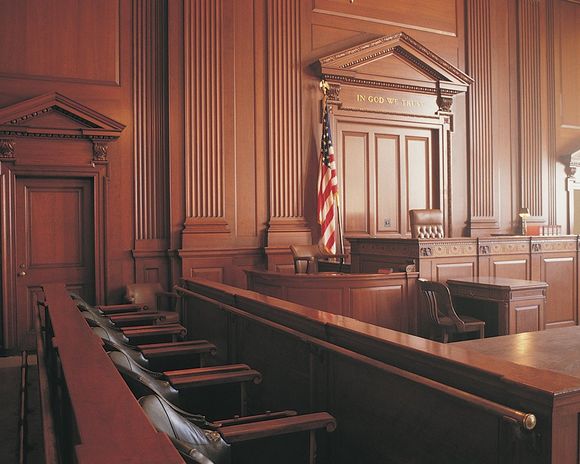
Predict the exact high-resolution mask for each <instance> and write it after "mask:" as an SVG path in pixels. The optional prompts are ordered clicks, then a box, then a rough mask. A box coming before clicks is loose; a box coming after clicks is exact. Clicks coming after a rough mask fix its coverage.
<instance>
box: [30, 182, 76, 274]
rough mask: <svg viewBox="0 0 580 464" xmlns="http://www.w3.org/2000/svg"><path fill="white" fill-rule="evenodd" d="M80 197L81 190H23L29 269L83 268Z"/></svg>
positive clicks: (31, 188)
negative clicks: (24, 195)
mask: <svg viewBox="0 0 580 464" xmlns="http://www.w3.org/2000/svg"><path fill="white" fill-rule="evenodd" d="M82 197H83V191H82V190H81V189H62V190H60V189H54V190H53V189H37V188H33V187H29V188H28V189H27V195H26V210H27V220H28V223H29V225H30V227H29V229H28V231H27V233H28V234H29V236H28V237H27V240H28V244H29V246H28V250H29V256H28V267H29V268H33V267H48V266H79V267H80V266H82V265H83V252H82V246H81V244H82V243H83V236H84V234H85V231H84V228H83V221H82V216H81V214H82V209H81V208H82V204H83V198H82Z"/></svg>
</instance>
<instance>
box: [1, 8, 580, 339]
mask: <svg viewBox="0 0 580 464" xmlns="http://www.w3.org/2000/svg"><path fill="white" fill-rule="evenodd" d="M0 3H1V10H2V16H1V17H0V26H1V27H0V42H1V43H2V44H5V49H4V51H3V52H2V58H3V59H2V60H0V83H1V88H2V92H1V93H0V107H2V108H6V107H10V106H12V105H15V104H18V102H23V101H26V100H28V99H30V98H32V97H36V96H39V95H44V94H47V93H52V92H55V91H57V92H59V93H60V94H63V95H67V96H68V97H70V98H71V99H73V100H74V101H77V102H80V103H82V104H83V105H86V106H88V107H91V108H94V109H95V111H98V112H99V113H101V114H103V115H107V116H108V117H109V118H112V119H113V120H115V121H118V122H120V123H122V124H123V125H125V126H126V129H125V130H124V131H123V133H122V134H121V136H120V137H119V140H118V141H117V142H115V143H111V144H108V154H107V163H106V164H101V163H100V162H97V161H95V166H94V167H93V165H92V164H91V163H92V162H93V159H92V156H91V155H92V154H91V152H92V149H93V146H92V143H91V142H89V141H88V140H86V139H84V140H83V141H82V142H79V143H77V141H75V140H74V139H71V138H70V137H68V136H66V134H65V135H64V136H57V134H56V133H55V132H54V129H56V128H57V127H60V128H61V129H67V130H69V129H72V126H73V125H74V124H73V123H72V122H71V119H74V117H72V116H73V115H75V114H76V116H78V113H75V112H74V111H72V112H70V111H68V110H66V109H65V111H61V108H59V107H58V106H57V109H56V110H55V109H53V110H51V111H47V112H45V111H44V110H43V109H38V108H36V109H31V111H30V112H23V114H20V115H16V117H15V118H9V119H7V120H6V121H2V123H4V122H6V124H7V131H6V132H4V135H5V136H4V135H3V136H2V137H0V162H1V166H2V175H4V174H6V176H5V177H3V179H4V182H5V183H4V184H3V185H4V190H3V191H4V192H5V196H4V197H3V198H2V211H13V210H14V209H15V206H14V203H13V202H12V199H11V198H12V197H11V194H12V193H13V192H12V191H11V190H12V189H13V186H14V178H13V177H12V176H11V174H10V173H8V171H9V170H10V169H8V168H9V166H11V165H14V164H15V161H16V160H17V163H16V166H20V168H22V167H23V166H27V169H32V168H34V169H35V172H34V175H44V174H46V175H48V174H49V173H50V172H52V173H53V174H54V173H58V174H62V173H63V172H65V170H71V171H72V168H71V166H73V165H74V166H75V170H74V171H75V172H74V173H73V174H71V175H72V176H79V175H81V174H82V177H92V175H93V174H94V173H95V172H97V173H98V175H97V176H96V177H95V178H94V189H95V191H96V194H97V196H96V197H95V198H98V199H99V202H98V204H97V205H96V207H95V212H96V213H97V214H98V217H96V218H95V220H94V222H95V224H94V227H95V230H96V232H98V233H97V234H95V241H96V242H97V246H96V247H95V249H96V250H95V251H97V252H98V253H96V256H95V259H96V260H97V261H99V262H98V263H97V264H98V267H99V269H98V272H97V273H96V279H97V280H100V282H98V284H97V291H96V297H97V302H98V303H107V302H109V303H114V302H119V301H121V298H122V292H123V286H124V285H125V284H126V283H128V282H133V281H139V282H146V281H156V280H159V281H161V283H162V284H163V285H164V286H165V287H168V286H169V285H170V284H171V283H175V282H177V281H178V279H179V277H180V276H201V277H204V278H210V279H213V280H216V281H221V282H226V283H230V284H235V285H238V286H243V285H244V284H245V274H244V270H245V269H266V268H269V269H270V270H289V269H291V256H290V253H289V250H288V246H289V245H291V244H310V243H316V242H317V241H318V238H319V232H318V231H319V225H318V222H317V218H316V202H315V200H314V199H315V196H316V195H315V194H316V185H317V184H316V181H317V176H316V172H317V169H318V156H317V153H318V150H319V148H318V147H319V146H320V99H321V93H320V87H319V82H320V78H321V76H322V74H323V73H322V68H321V66H320V61H321V59H322V58H324V57H331V56H337V55H340V54H341V53H342V52H345V51H347V50H351V49H353V48H358V51H357V53H358V54H357V57H362V56H364V53H365V50H369V48H367V46H366V45H365V44H369V42H372V41H376V40H379V39H381V38H384V37H390V36H393V35H397V34H400V33H404V34H406V35H407V36H408V37H410V38H411V39H412V40H413V41H415V42H416V43H417V44H420V45H421V46H420V47H418V48H417V47H414V48H413V47H410V46H409V44H408V43H406V42H405V41H399V43H398V44H397V47H394V48H393V50H391V51H388V52H385V53H380V54H378V55H376V56H371V57H368V56H367V58H368V59H365V60H363V61H360V62H359V61H357V62H355V63H348V62H346V61H348V59H347V58H345V57H346V56H347V55H344V56H343V57H342V58H343V59H344V60H345V65H346V67H345V68H343V71H344V73H343V74H348V73H351V76H344V75H341V76H339V77H340V79H335V82H333V84H336V85H333V86H332V98H331V101H332V103H331V106H332V108H333V111H332V116H331V119H332V121H331V124H332V130H333V138H334V143H335V151H336V158H337V160H338V162H339V164H340V168H341V170H342V171H340V170H339V173H338V176H339V181H340V184H341V191H342V193H341V197H342V200H343V201H341V207H342V210H341V213H342V218H343V219H344V220H345V224H346V225H347V227H348V230H349V231H350V232H351V233H352V234H358V235H360V236H366V237H369V236H373V235H375V236H379V237H387V236H388V237H393V236H406V235H407V234H408V232H407V231H406V224H405V223H406V221H407V216H406V212H405V211H406V209H407V208H408V207H411V206H412V205H426V204H428V205H429V206H430V207H441V208H445V209H446V226H447V227H448V230H447V232H448V234H447V235H448V236H452V237H461V236H483V235H489V234H490V233H513V232H514V231H516V230H517V228H518V221H517V219H518V217H517V212H518V210H519V208H520V207H528V208H530V210H531V211H532V215H533V217H532V223H531V225H534V226H537V225H541V224H560V225H562V226H563V230H564V231H566V230H567V226H571V225H573V222H574V221H573V217H572V216H573V214H571V213H570V211H573V208H570V202H571V199H572V198H573V195H571V194H570V192H571V193H573V190H574V188H575V187H574V186H575V182H572V181H571V180H572V178H573V175H572V174H573V173H572V172H571V170H570V169H565V168H564V166H563V165H562V162H563V161H562V160H563V157H566V156H570V155H571V154H572V153H574V152H576V151H577V150H578V148H579V147H580V139H579V133H580V131H579V129H578V128H580V116H579V115H578V112H577V111H576V109H577V108H578V107H580V105H578V104H577V101H578V98H579V97H578V95H577V92H576V89H577V87H578V85H577V76H576V73H575V72H574V71H573V70H575V69H576V67H577V61H578V58H577V54H576V45H577V43H578V38H579V34H580V32H579V31H580V28H578V27H577V25H578V19H577V18H578V16H579V14H580V13H579V11H580V5H579V4H578V2H576V1H572V0H550V1H548V0H538V1H537V2H532V1H527V0H526V2H525V5H519V4H516V3H514V2H513V1H511V2H501V1H494V2H484V1H479V0H470V1H468V2H466V1H464V0H445V1H440V2H437V4H436V5H435V6H434V5H433V4H432V3H430V2H429V1H427V0H413V1H412V2H409V1H407V0H393V1H390V2H388V5H386V4H385V3H384V2H381V1H380V0H364V1H362V2H361V1H355V2H342V1H336V0H304V1H301V2H299V5H297V4H295V3H296V2H290V3H288V2H284V1H281V0H276V1H275V2H274V1H273V2H268V1H259V2H255V1H253V0H220V1H214V0H198V1H192V0H175V1H163V2H159V1H156V0H143V1H139V2H133V1H131V0H102V1H99V2H95V1H85V0H83V1H81V0H52V1H50V2H46V1H41V0H30V1H28V2H26V5H23V4H22V2H14V1H10V0H1V1H0ZM23 31H25V32H23ZM399 37H401V36H399ZM371 55H372V54H371ZM57 58H58V59H57ZM337 59H338V58H337ZM355 61H356V60H355ZM335 63H336V61H335ZM349 66H350V67H349ZM513 69H519V70H520V72H518V73H514V72H512V70H513ZM434 71H435V72H434ZM457 71H459V72H460V73H463V74H465V73H467V74H469V76H470V77H471V78H472V79H473V83H471V84H470V88H469V92H468V93H461V92H460V93H459V94H455V96H453V95H452V93H453V91H452V90H453V89H450V87H453V86H454V85H456V84H457V81H458V80H460V79H459V77H458V76H460V75H461V74H458V72H457ZM357 73H358V76H357V77H356V78H357V79H358V81H356V82H353V80H352V79H354V78H355V75H356V74H357ZM223 76H228V77H227V79H224V78H223ZM343 77H344V79H343ZM436 83H438V85H439V87H440V89H441V95H440V97H441V98H434V96H435V95H434V94H433V93H432V92H433V91H436V89H435V90H434V88H435V87H436V85H437V84H436ZM452 84H453V85H452ZM357 95H358V96H357ZM385 97H389V98H390V99H391V100H390V101H391V103H388V102H389V100H386V99H385ZM381 98H382V99H383V100H382V103H381ZM357 100H358V101H357ZM350 103H353V104H350ZM519 115H522V116H521V117H520V116H519ZM21 116H22V117H26V118H27V119H26V124H21V123H22V121H19V122H17V123H16V124H14V123H12V122H11V121H12V120H13V119H17V120H18V119H19V118H20V117H21ZM93 123H94V121H93V122H92V123H91V122H89V123H88V124H85V123H83V124H80V125H78V124H77V127H79V126H80V127H82V128H83V130H85V131H89V130H91V131H92V129H94V127H93ZM15 125H16V126H19V127H20V126H22V125H25V126H34V130H35V131H37V130H38V129H39V127H40V126H44V127H48V128H51V129H52V130H53V132H52V133H50V134H45V135H44V136H34V137H26V136H23V135H21V133H20V132H19V129H18V130H15V129H16V128H15ZM15 132H18V133H19V134H20V135H15ZM102 142H103V140H100V141H98V144H101V143H102ZM99 146H100V148H99V149H100V150H102V149H103V147H102V145H99ZM101 154H102V152H101ZM87 155H89V156H87ZM5 168H6V170H5ZM51 170H52V171H51ZM570 176H572V177H570ZM361 178H362V179H365V182H363V183H361V181H360V179H361ZM566 179H568V181H569V182H568V183H567V182H566ZM363 184H364V185H363ZM567 189H570V190H569V191H567ZM95 202H96V203H97V201H96V200H95ZM438 202H439V203H440V204H437V203H438ZM524 202H526V203H527V202H529V204H523V203H524ZM108 204H110V206H111V208H108V206H107V205H108ZM1 225H2V237H1V239H2V243H1V245H2V253H1V254H2V256H3V268H2V275H3V278H4V279H11V276H12V275H14V274H13V272H12V270H11V269H9V267H10V262H11V261H12V258H9V257H13V256H14V250H13V248H12V245H11V242H13V240H14V237H15V236H16V235H17V234H16V230H15V222H14V220H13V218H9V217H6V218H5V219H4V220H3V221H2V224H1ZM97 229H99V230H97ZM568 230H571V229H568ZM514 258H515V257H514ZM515 260H516V259H514V261H515ZM517 261H521V259H520V258H517ZM451 264H452V265H451ZM451 264H450V265H449V266H447V267H446V268H445V269H444V268H441V269H440V270H439V271H441V272H442V273H445V272H447V271H449V273H450V274H452V273H453V272H454V271H455V270H457V269H458V268H460V267H463V270H464V271H465V273H467V272H468V269H467V267H469V264H467V265H461V266H458V265H456V264H453V263H451ZM527 265H529V264H526V263H520V264H510V265H508V264H505V266H511V267H518V268H519V269H520V271H521V269H523V268H524V267H525V266H527ZM550 265H551V263H546V266H547V267H550ZM556 266H559V264H558V263H556ZM549 272H552V270H551V269H550V270H549ZM465 275H466V274H465ZM522 278H524V277H523V276H522ZM528 278H529V276H528ZM538 280H547V279H538ZM14 288H15V285H14V282H6V284H5V285H4V286H3V288H2V309H3V312H2V332H3V339H2V346H3V347H6V348H9V349H10V348H12V347H15V346H16V339H17V337H16V336H15V335H14V334H13V333H12V332H13V328H14V322H13V318H12V316H11V315H8V314H7V311H8V310H9V309H8V308H12V307H14V295H13V289H14ZM568 303H569V302H566V304H564V305H562V306H561V308H564V309H563V312H562V313H561V314H557V315H556V316H555V317H554V319H553V320H551V321H550V322H549V324H556V325H557V324H559V323H560V322H562V321H564V323H567V322H566V321H568V322H569V321H570V320H571V314H570V312H569V311H568V309H569V306H568Z"/></svg>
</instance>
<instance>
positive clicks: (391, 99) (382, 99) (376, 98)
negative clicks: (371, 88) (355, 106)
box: [356, 93, 424, 108]
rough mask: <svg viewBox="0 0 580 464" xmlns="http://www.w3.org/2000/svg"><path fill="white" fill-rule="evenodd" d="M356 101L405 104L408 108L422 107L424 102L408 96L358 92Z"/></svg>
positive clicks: (394, 104)
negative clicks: (384, 95) (385, 95)
mask: <svg viewBox="0 0 580 464" xmlns="http://www.w3.org/2000/svg"><path fill="white" fill-rule="evenodd" d="M356 101H357V102H361V103H363V102H364V103H378V104H381V105H393V106H403V107H406V108H421V107H423V106H424V103H423V102H421V101H419V100H410V99H408V98H398V97H381V96H378V95H363V94H360V93H358V94H357V95H356Z"/></svg>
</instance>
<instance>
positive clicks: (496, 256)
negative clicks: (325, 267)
mask: <svg viewBox="0 0 580 464" xmlns="http://www.w3.org/2000/svg"><path fill="white" fill-rule="evenodd" d="M579 249H580V247H579V236H577V235H562V236H497V237H480V238H474V237H461V238H460V237H451V238H444V239H387V238H369V239H362V238H352V239H351V254H352V258H351V261H352V270H353V272H376V270H377V269H378V268H381V267H393V268H394V269H401V268H406V267H408V266H411V268H412V269H415V270H416V271H418V272H419V276H420V277H422V278H424V279H428V280H436V281H442V282H445V281H447V280H449V279H471V278H476V277H487V276H489V277H495V278H517V279H522V280H533V281H540V282H546V283H547V284H548V291H547V298H546V305H545V311H544V323H545V327H546V328H554V327H564V326H569V325H576V324H578V322H579V317H578V314H579V309H580V306H579V303H578V288H579V285H578V282H579V281H578V253H579Z"/></svg>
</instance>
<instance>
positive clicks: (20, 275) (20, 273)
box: [16, 271, 26, 277]
mask: <svg viewBox="0 0 580 464" xmlns="http://www.w3.org/2000/svg"><path fill="white" fill-rule="evenodd" d="M16 275H17V276H18V277H24V276H25V275H26V271H20V272H19V273H18V274H16Z"/></svg>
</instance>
